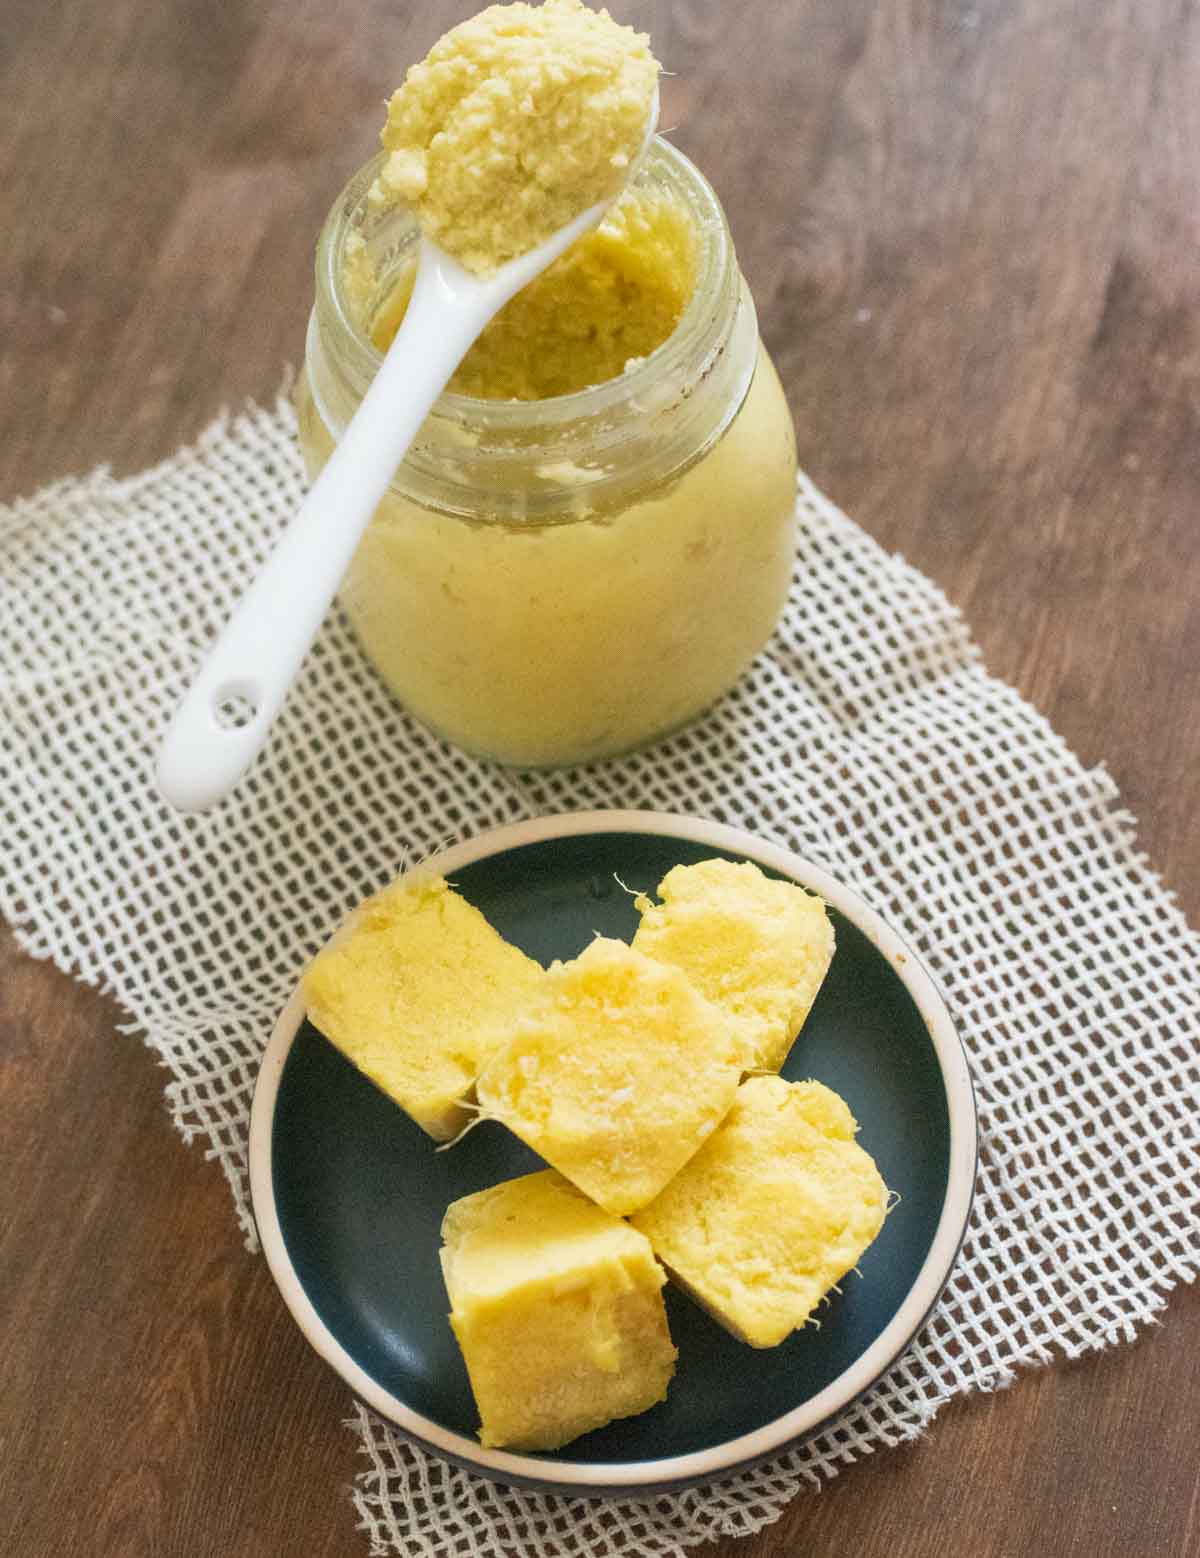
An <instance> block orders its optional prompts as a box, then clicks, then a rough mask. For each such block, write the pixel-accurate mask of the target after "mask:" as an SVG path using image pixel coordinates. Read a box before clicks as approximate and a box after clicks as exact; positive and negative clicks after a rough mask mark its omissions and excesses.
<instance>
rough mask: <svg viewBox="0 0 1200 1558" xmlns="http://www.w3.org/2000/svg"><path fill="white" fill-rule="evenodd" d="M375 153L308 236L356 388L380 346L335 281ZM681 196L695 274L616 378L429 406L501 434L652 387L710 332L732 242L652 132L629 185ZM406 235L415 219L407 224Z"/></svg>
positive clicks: (379, 160) (569, 418)
mask: <svg viewBox="0 0 1200 1558" xmlns="http://www.w3.org/2000/svg"><path fill="white" fill-rule="evenodd" d="M385 157H386V154H385V153H382V152H381V153H379V154H378V155H377V156H375V157H373V158H372V159H371V160H370V161H369V162H367V163H365V164H364V165H363V166H362V167H361V168H359V169H358V170H357V171H356V172H355V173H354V174H353V175H352V177H351V178H350V179H349V180H348V181H347V183H346V184H345V186H344V187H343V189H342V190H341V192H340V193H339V195H338V197H337V199H336V200H335V201H334V203H333V206H332V207H331V209H330V212H329V215H328V217H327V218H326V221H325V224H324V226H323V228H322V230H321V234H320V237H319V239H318V241H317V253H316V266H315V269H316V304H317V313H318V315H319V316H321V317H322V319H323V320H325V321H328V322H330V323H332V325H333V327H334V330H335V332H336V336H337V342H336V347H337V353H338V356H339V358H340V359H341V361H342V363H343V365H344V367H345V368H347V369H349V370H350V372H351V373H352V374H353V377H354V378H355V379H356V380H357V381H358V382H359V385H360V386H361V390H362V392H365V390H366V387H367V385H368V384H369V383H370V381H371V379H372V378H374V376H375V373H376V372H377V371H378V368H379V365H380V363H381V362H382V361H383V353H382V352H380V350H379V349H378V347H377V346H375V344H374V342H373V341H371V339H370V338H369V336H367V335H366V333H365V332H364V331H363V329H362V328H361V326H360V324H359V322H358V320H357V319H356V318H355V315H354V312H353V310H352V309H351V308H350V306H349V301H348V299H347V296H346V290H345V286H344V275H345V265H344V259H345V245H346V240H347V238H348V237H349V235H350V234H351V233H352V232H353V231H354V230H355V228H356V222H357V220H358V219H359V218H360V217H361V215H362V213H363V211H364V210H365V208H366V204H367V192H368V190H369V189H370V187H371V185H372V184H373V183H374V181H375V179H376V177H377V175H378V173H379V171H380V169H381V168H382V166H383V163H384V161H385ZM664 180H665V181H666V183H667V184H668V185H669V186H670V187H672V188H673V189H675V190H676V191H677V192H678V193H679V194H680V195H682V196H683V197H684V198H685V200H686V202H687V208H688V216H689V219H690V220H691V223H692V225H693V227H694V230H695V236H696V271H695V281H694V284H693V286H692V290H691V295H690V297H689V298H688V300H687V302H686V304H685V305H684V308H683V312H682V313H681V314H680V317H679V319H678V321H677V322H676V324H675V327H674V329H673V330H672V331H671V333H670V335H668V336H667V338H666V340H664V341H662V342H661V343H660V344H659V345H658V346H656V347H655V348H654V350H653V351H651V352H648V353H647V354H646V356H645V357H642V358H640V359H639V360H638V361H636V362H634V363H631V364H630V366H629V367H628V368H626V370H625V371H624V372H623V373H621V374H618V375H617V376H616V377H615V378H612V379H607V380H605V381H603V382H602V383H600V384H592V385H587V386H585V387H584V388H583V389H578V390H572V391H571V392H570V393H568V394H565V395H553V396H547V397H545V398H543V399H538V400H507V399H505V400H501V399H494V400H493V399H486V398H484V397H481V396H475V395H463V394H460V393H459V392H458V391H456V390H449V389H447V390H444V391H443V392H442V394H441V395H440V396H439V398H438V400H437V403H436V404H435V406H434V408H433V411H432V413H431V415H432V416H434V417H439V418H445V419H447V420H449V421H451V422H456V423H459V424H463V423H467V424H470V423H475V422H478V421H480V420H485V421H486V422H487V425H488V427H489V428H490V429H492V430H493V431H495V432H498V433H503V432H504V431H505V430H506V429H508V428H516V427H523V426H526V427H527V426H528V425H529V424H530V423H532V422H536V423H537V424H538V425H540V426H548V425H549V426H553V425H555V424H558V423H563V424H568V423H575V422H579V421H580V420H582V419H589V420H590V419H592V418H595V417H597V416H602V415H603V413H604V412H605V411H607V410H616V409H617V408H618V407H620V406H621V405H623V404H624V403H627V402H629V401H631V400H634V401H636V400H637V398H638V396H639V394H640V393H642V392H645V391H650V390H652V388H653V386H654V384H655V383H656V382H658V381H659V379H660V377H661V376H669V375H670V374H671V373H672V372H673V371H675V370H679V369H682V368H683V367H684V366H685V364H686V362H687V359H688V358H689V357H693V356H695V355H696V353H697V350H698V349H702V347H703V338H704V337H705V335H706V334H710V333H711V332H712V331H713V327H714V324H715V323H716V321H715V320H714V313H715V312H719V310H714V298H715V297H717V296H718V295H720V293H721V292H723V291H724V290H725V289H726V288H727V286H728V282H729V278H730V273H731V272H732V270H733V268H734V256H733V244H732V239H731V237H730V233H729V228H728V225H727V223H726V220H725V215H724V212H723V211H722V209H721V204H720V201H719V200H718V199H717V195H716V192H715V191H714V190H713V188H712V185H711V184H710V183H709V182H708V180H707V179H706V178H705V177H704V175H703V174H702V173H701V172H700V170H699V168H697V167H696V165H695V163H693V162H692V161H691V159H690V158H688V157H686V156H685V155H684V153H683V152H681V151H680V150H679V149H678V148H677V147H675V146H673V145H671V143H670V142H669V141H666V140H664V139H663V138H662V137H661V136H655V138H654V141H653V142H652V144H651V147H650V149H649V151H648V153H647V155H646V156H645V158H644V159H643V161H642V165H641V167H640V168H639V170H638V173H637V174H636V176H635V177H634V179H633V181H632V182H631V184H630V186H629V188H630V189H639V188H643V189H652V188H655V187H660V186H661V184H662V183H663V181H664ZM412 230H413V236H414V239H415V236H416V232H417V227H416V221H415V219H413V222H412Z"/></svg>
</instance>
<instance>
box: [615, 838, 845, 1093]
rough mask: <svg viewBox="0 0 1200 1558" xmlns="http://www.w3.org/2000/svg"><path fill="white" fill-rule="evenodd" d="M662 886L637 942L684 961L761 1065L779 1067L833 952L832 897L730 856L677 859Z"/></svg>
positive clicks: (646, 907)
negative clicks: (827, 900) (687, 862)
mask: <svg viewBox="0 0 1200 1558" xmlns="http://www.w3.org/2000/svg"><path fill="white" fill-rule="evenodd" d="M658 893H659V897H660V898H661V899H662V902H661V903H660V904H653V903H651V901H650V899H649V898H647V897H645V896H644V895H643V896H642V897H640V898H639V899H638V901H637V906H638V908H639V909H640V910H641V915H642V922H641V925H640V926H639V927H638V931H637V934H636V935H635V936H634V938H633V945H634V946H635V947H636V948H637V949H638V950H639V951H640V952H644V953H645V954H646V956H647V957H652V958H656V959H657V960H658V961H659V962H660V963H671V964H673V965H674V966H675V967H677V968H681V969H682V970H683V972H684V973H685V974H686V975H687V976H688V978H689V979H690V980H691V981H692V983H693V984H694V985H695V987H696V989H697V990H699V991H700V993H701V994H702V995H705V996H707V997H708V999H709V1000H710V1001H711V1002H712V1003H713V1004H714V1005H715V1006H717V1007H718V1008H720V1010H721V1011H723V1012H725V1013H727V1014H728V1016H729V1017H730V1018H731V1019H733V1020H734V1021H735V1022H736V1023H737V1024H738V1026H739V1028H740V1030H741V1031H742V1033H743V1035H744V1037H745V1040H746V1043H747V1044H748V1045H749V1047H750V1049H751V1051H752V1053H753V1056H754V1059H753V1061H752V1063H751V1064H752V1067H753V1069H755V1070H761V1071H778V1070H779V1068H780V1066H782V1065H783V1063H784V1061H785V1060H786V1059H787V1053H788V1050H789V1049H790V1048H791V1047H792V1041H793V1040H794V1039H795V1037H796V1035H797V1033H798V1032H799V1031H800V1025H801V1024H802V1023H803V1021H804V1019H805V1018H806V1017H807V1016H808V1013H809V1009H810V1008H811V1006H812V1004H813V1001H814V1000H815V999H816V996H817V991H818V990H819V989H820V988H821V982H822V980H823V979H824V978H825V974H826V972H827V970H828V968H829V964H830V961H831V960H832V958H833V926H832V925H831V924H830V921H829V915H828V914H827V912H826V909H825V905H824V903H823V902H822V900H821V899H820V898H818V897H816V896H815V895H814V894H812V893H807V892H805V891H804V889H803V888H802V887H797V886H796V885H795V883H793V882H781V881H776V880H775V879H774V878H773V877H769V876H765V875H764V874H763V872H762V871H760V870H759V868H758V867H757V866H756V865H752V864H751V863H750V862H749V861H746V862H744V863H741V864H735V863H734V862H733V861H730V860H701V861H700V862H698V864H696V865H693V866H676V867H675V868H674V869H673V870H671V871H668V872H667V874H666V876H665V877H663V879H662V881H661V882H660V883H659V887H658Z"/></svg>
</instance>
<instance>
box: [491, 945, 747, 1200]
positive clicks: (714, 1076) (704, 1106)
mask: <svg viewBox="0 0 1200 1558" xmlns="http://www.w3.org/2000/svg"><path fill="white" fill-rule="evenodd" d="M546 986H547V991H548V996H549V999H548V1000H547V1002H546V1004H545V1005H544V1006H543V1007H540V1008H538V1009H537V1010H533V1011H531V1012H530V1013H529V1014H528V1016H527V1018H526V1020H525V1021H524V1022H522V1023H520V1024H519V1025H518V1026H517V1027H516V1028H515V1029H514V1031H513V1034H512V1036H511V1038H509V1039H508V1041H507V1042H506V1043H505V1044H504V1045H503V1046H502V1047H501V1048H499V1049H497V1050H496V1052H495V1053H494V1054H493V1055H492V1057H491V1059H490V1060H489V1061H488V1062H487V1064H486V1065H485V1067H484V1069H483V1071H482V1072H481V1073H480V1077H479V1086H478V1097H479V1104H480V1108H481V1110H482V1112H483V1113H484V1114H487V1115H490V1116H491V1117H492V1118H493V1119H497V1120H500V1121H502V1122H503V1123H504V1124H505V1125H507V1126H508V1128H509V1129H510V1130H511V1131H513V1132H515V1133H516V1135H518V1136H519V1137H520V1138H521V1139H522V1141H525V1142H527V1143H528V1144H529V1146H531V1147H532V1148H533V1150H534V1151H535V1152H537V1153H540V1154H541V1156H542V1157H543V1158H545V1159H546V1161H547V1162H548V1163H550V1164H552V1165H553V1166H554V1167H555V1168H556V1169H558V1170H559V1171H560V1173H563V1174H565V1175H566V1176H567V1178H568V1179H569V1180H571V1181H572V1183H574V1184H576V1185H578V1186H579V1188H580V1189H581V1190H582V1191H583V1192H584V1193H585V1194H586V1195H589V1196H590V1197H591V1198H592V1200H593V1201H597V1202H599V1204H600V1205H601V1206H602V1207H604V1208H606V1209H607V1210H608V1211H610V1212H615V1213H617V1214H623V1213H625V1212H633V1211H636V1210H637V1208H638V1207H639V1206H645V1204H646V1203H647V1201H650V1200H652V1199H653V1198H654V1197H655V1196H656V1195H657V1194H658V1192H659V1191H660V1190H661V1189H662V1188H663V1186H664V1185H665V1184H666V1183H667V1181H668V1180H669V1179H670V1178H671V1176H672V1175H673V1174H675V1173H677V1172H678V1170H679V1169H681V1168H682V1167H683V1165H684V1164H685V1163H686V1162H687V1160H688V1159H689V1158H690V1157H691V1155H692V1154H693V1153H694V1152H695V1151H696V1150H697V1148H698V1147H699V1146H700V1145H701V1143H702V1142H703V1141H704V1140H705V1138H706V1137H707V1136H709V1135H711V1133H712V1132H713V1131H714V1130H715V1129H716V1127H717V1126H718V1125H719V1124H720V1122H721V1120H722V1119H723V1118H724V1116H725V1113H726V1111H727V1110H728V1109H729V1107H730V1105H731V1104H732V1103H733V1099H734V1095H735V1093H736V1091H737V1085H738V1079H739V1077H740V1075H741V1072H742V1069H743V1067H744V1064H745V1060H746V1052H745V1049H744V1047H743V1045H742V1044H741V1042H740V1040H739V1038H738V1035H737V1033H736V1032H735V1031H734V1029H733V1027H732V1025H731V1024H730V1023H729V1022H728V1020H727V1019H726V1018H725V1017H723V1016H722V1015H721V1013H720V1012H718V1011H717V1010H716V1008H715V1007H713V1006H711V1005H710V1004H709V1003H708V1002H707V1001H706V1000H705V999H704V997H703V996H701V995H699V994H698V993H697V992H696V991H695V990H694V989H693V988H692V986H691V984H690V983H689V982H688V980H687V979H686V978H685V977H684V975H683V974H681V973H680V971H679V970H678V969H677V968H667V967H665V966H664V965H662V964H660V963H655V962H653V961H652V960H651V959H649V958H647V957H643V955H642V954H641V953H640V952H636V951H634V949H633V948H632V947H628V946H626V945H625V943H624V942H621V941H611V940H608V939H606V938H604V937H597V939H596V940H595V941H593V942H592V944H591V946H589V947H588V948H587V950H586V951H585V952H583V953H582V954H581V955H580V956H579V957H577V958H575V959H574V961H572V962H570V963H554V964H552V965H551V967H550V969H549V971H548V972H547V975H546Z"/></svg>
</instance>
